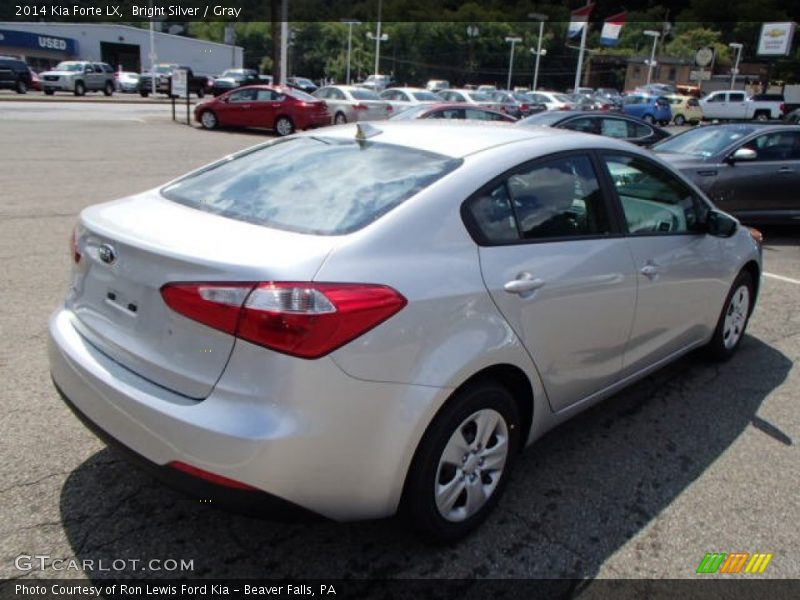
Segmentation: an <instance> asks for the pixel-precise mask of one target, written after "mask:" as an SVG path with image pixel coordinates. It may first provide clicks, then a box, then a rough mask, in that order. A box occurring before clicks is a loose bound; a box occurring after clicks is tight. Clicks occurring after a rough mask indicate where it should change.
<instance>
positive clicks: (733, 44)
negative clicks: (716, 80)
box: [728, 42, 744, 89]
mask: <svg viewBox="0 0 800 600" xmlns="http://www.w3.org/2000/svg"><path fill="white" fill-rule="evenodd" d="M728 46H730V47H731V48H733V49H734V50H736V64H735V65H734V67H733V69H731V89H733V88H734V85H735V83H736V76H737V75H738V74H739V60H741V58H742V48H744V44H740V43H739V42H731V43H730V44H728Z"/></svg>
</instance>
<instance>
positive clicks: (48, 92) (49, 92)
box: [44, 90, 56, 96]
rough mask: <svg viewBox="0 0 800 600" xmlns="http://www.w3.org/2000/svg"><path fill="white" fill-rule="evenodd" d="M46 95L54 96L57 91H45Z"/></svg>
mask: <svg viewBox="0 0 800 600" xmlns="http://www.w3.org/2000/svg"><path fill="white" fill-rule="evenodd" d="M44 93H45V95H47V96H52V95H53V94H55V93H56V91H55V90H45V91H44Z"/></svg>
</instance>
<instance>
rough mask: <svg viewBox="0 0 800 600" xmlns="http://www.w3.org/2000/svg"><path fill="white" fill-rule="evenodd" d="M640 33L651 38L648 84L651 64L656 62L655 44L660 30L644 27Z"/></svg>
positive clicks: (650, 75)
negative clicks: (651, 47)
mask: <svg viewBox="0 0 800 600" xmlns="http://www.w3.org/2000/svg"><path fill="white" fill-rule="evenodd" d="M642 33H644V34H645V35H648V36H650V37H651V38H653V49H652V50H651V51H650V61H649V62H648V63H647V85H650V79H652V77H653V66H655V64H656V45H657V44H658V38H659V37H661V32H659V31H653V30H652V29H645V30H644V31H643V32H642Z"/></svg>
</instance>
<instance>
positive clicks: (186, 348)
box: [67, 191, 335, 399]
mask: <svg viewBox="0 0 800 600" xmlns="http://www.w3.org/2000/svg"><path fill="white" fill-rule="evenodd" d="M77 235H78V239H77V249H78V250H79V252H80V253H81V258H80V260H79V261H78V263H77V264H75V265H74V269H73V274H72V282H71V288H70V293H69V295H68V298H67V306H68V308H70V309H71V310H72V311H73V312H74V314H75V315H76V327H77V328H78V330H79V331H80V332H81V333H82V334H83V335H84V337H86V338H87V339H88V340H89V341H90V342H91V343H92V344H94V345H95V346H96V347H98V348H99V349H100V350H101V351H102V352H104V353H105V354H107V355H108V356H109V357H111V358H112V359H114V360H115V361H116V362H118V363H119V364H121V365H122V366H124V367H126V368H128V369H129V370H131V371H133V372H135V373H137V374H138V375H140V376H142V377H144V378H146V379H148V380H150V381H152V382H154V383H156V384H158V385H161V386H163V387H165V388H167V389H170V390H172V391H174V392H177V393H179V394H183V395H185V396H187V397H190V398H196V399H202V398H205V397H206V396H207V395H208V394H209V393H210V392H211V390H212V389H213V387H214V385H215V383H216V381H217V380H218V378H219V376H220V375H221V374H222V371H223V369H224V368H225V365H226V363H227V361H228V357H229V356H230V353H231V350H232V349H233V344H234V341H235V338H234V336H232V335H229V334H227V333H223V332H221V331H218V330H215V329H212V328H210V327H207V326H205V325H202V324H201V323H198V322H197V321H194V320H191V319H188V318H186V317H183V316H181V315H179V314H177V313H176V312H175V311H173V310H171V309H170V308H169V307H168V306H167V305H166V303H165V302H164V299H163V298H162V296H161V288H162V287H163V286H164V285H165V284H167V283H175V282H241V281H246V282H247V281H253V282H256V281H282V280H283V281H286V280H289V281H310V280H311V279H313V276H314V274H315V273H316V272H317V270H318V269H319V267H320V266H321V264H322V261H323V260H324V258H325V257H326V256H327V254H328V252H329V251H330V250H331V248H332V247H333V244H334V243H335V242H334V240H335V238H331V237H324V236H314V235H304V234H299V233H291V232H286V231H280V230H276V229H270V228H267V227H263V226H259V225H254V224H251V223H245V222H241V221H235V220H232V219H228V218H225V217H221V216H218V215H214V214H210V213H206V212H204V211H200V210H196V209H194V208H190V207H187V206H183V205H180V204H177V203H174V202H171V201H169V200H167V199H165V198H163V197H162V196H161V195H160V194H159V193H158V192H157V191H153V192H148V193H145V194H142V195H140V196H134V197H131V198H127V199H123V200H119V201H115V202H110V203H107V204H101V205H98V206H94V207H90V208H88V209H86V210H84V211H83V213H82V214H81V218H80V224H79V227H78V231H77Z"/></svg>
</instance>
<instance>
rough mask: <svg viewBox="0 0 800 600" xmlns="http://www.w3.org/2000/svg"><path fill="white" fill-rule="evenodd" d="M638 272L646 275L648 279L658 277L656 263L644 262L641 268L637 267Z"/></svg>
mask: <svg viewBox="0 0 800 600" xmlns="http://www.w3.org/2000/svg"><path fill="white" fill-rule="evenodd" d="M639 273H641V274H642V275H644V276H645V277H647V278H648V279H649V280H650V281H652V280H653V279H655V278H656V277H658V265H656V264H652V263H651V264H646V265H645V266H643V267H642V268H641V269H639Z"/></svg>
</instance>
